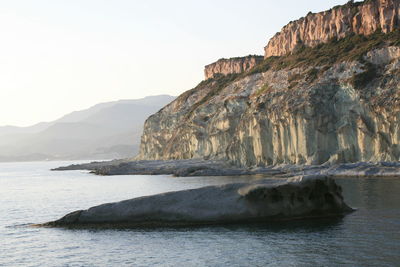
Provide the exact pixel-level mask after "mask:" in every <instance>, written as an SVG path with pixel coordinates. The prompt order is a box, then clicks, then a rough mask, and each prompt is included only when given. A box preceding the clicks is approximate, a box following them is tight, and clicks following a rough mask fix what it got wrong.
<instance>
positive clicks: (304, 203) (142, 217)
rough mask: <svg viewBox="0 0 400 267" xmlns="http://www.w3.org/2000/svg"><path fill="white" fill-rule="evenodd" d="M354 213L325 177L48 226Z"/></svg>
mask: <svg viewBox="0 0 400 267" xmlns="http://www.w3.org/2000/svg"><path fill="white" fill-rule="evenodd" d="M351 211H352V209H351V208H350V207H349V206H347V205H346V203H345V202H344V200H343V197H342V189H341V187H340V186H338V185H337V184H336V183H335V181H334V180H333V179H331V178H329V177H327V176H324V175H318V176H299V177H294V178H291V179H288V180H284V181H279V180H277V181H271V180H262V181H257V182H256V183H236V184H227V185H222V186H208V187H203V188H198V189H191V190H184V191H176V192H169V193H164V194H158V195H153V196H147V197H139V198H134V199H130V200H125V201H121V202H116V203H108V204H103V205H99V206H95V207H92V208H89V209H88V210H80V211H75V212H72V213H70V214H67V215H66V216H64V217H62V218H61V219H59V220H57V221H54V222H49V223H46V224H43V225H41V226H50V227H75V226H76V227H80V226H89V227H91V226H94V227H96V226H105V227H118V226H127V227H147V226H151V227H152V226H180V225H203V224H206V225H212V224H226V223H242V222H246V223H247V222H262V221H269V220H288V219H304V218H315V217H330V216H340V215H344V214H346V213H348V212H351Z"/></svg>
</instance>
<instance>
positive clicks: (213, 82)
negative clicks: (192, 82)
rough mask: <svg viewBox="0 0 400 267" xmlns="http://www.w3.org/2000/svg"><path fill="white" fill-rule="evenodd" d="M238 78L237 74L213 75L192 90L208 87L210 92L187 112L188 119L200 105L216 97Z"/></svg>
mask: <svg viewBox="0 0 400 267" xmlns="http://www.w3.org/2000/svg"><path fill="white" fill-rule="evenodd" d="M238 76H239V74H236V73H232V74H228V75H223V74H217V75H214V77H213V78H210V79H207V80H205V81H202V82H201V83H200V84H199V85H198V86H197V87H196V88H195V89H193V90H198V89H201V88H204V87H205V86H209V87H210V91H209V92H208V94H206V95H205V96H204V97H203V98H202V99H200V100H199V101H197V102H196V103H195V104H194V105H193V106H192V108H191V109H190V111H189V112H188V115H187V116H188V117H190V116H191V114H192V113H193V111H195V110H196V109H197V108H198V107H199V106H201V105H202V104H204V103H206V102H207V101H208V100H210V99H211V98H212V97H213V96H215V95H218V93H219V92H220V91H221V90H222V89H224V88H225V87H226V86H228V85H229V84H230V83H231V82H233V81H234V80H236V78H237V77H238Z"/></svg>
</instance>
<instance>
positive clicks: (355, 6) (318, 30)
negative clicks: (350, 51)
mask: <svg viewBox="0 0 400 267" xmlns="http://www.w3.org/2000/svg"><path fill="white" fill-rule="evenodd" d="M399 27H400V0H365V1H363V2H353V1H349V2H348V3H346V4H344V5H338V6H335V7H333V8H331V9H329V10H326V11H322V12H318V13H312V12H309V13H308V14H307V16H305V17H302V18H300V19H298V20H295V21H291V22H289V23H288V24H287V25H286V26H284V27H283V28H282V30H281V31H280V32H278V33H276V34H275V36H274V37H272V38H271V39H270V41H269V42H268V44H267V46H266V47H265V48H264V50H265V55H264V57H265V58H268V57H270V56H283V55H287V54H289V53H292V52H293V51H295V50H296V49H297V47H298V46H300V45H305V46H310V47H315V46H317V45H319V44H321V43H326V42H328V41H330V40H331V39H334V38H336V39H341V38H345V37H347V36H349V35H351V34H361V35H370V34H373V33H374V32H376V31H378V30H381V31H382V32H384V33H388V32H392V31H395V30H396V29H399Z"/></svg>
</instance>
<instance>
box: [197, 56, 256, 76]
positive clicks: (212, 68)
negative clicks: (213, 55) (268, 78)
mask: <svg viewBox="0 0 400 267" xmlns="http://www.w3.org/2000/svg"><path fill="white" fill-rule="evenodd" d="M262 60H263V57H262V56H247V57H237V58H230V59H225V58H223V59H220V60H218V61H217V62H214V63H212V64H209V65H207V66H205V68H204V76H205V79H206V80H207V79H209V78H213V77H214V76H215V75H217V74H223V75H227V74H232V73H242V72H244V71H247V70H249V69H251V68H253V67H254V66H255V65H257V64H258V63H260V62H261V61H262Z"/></svg>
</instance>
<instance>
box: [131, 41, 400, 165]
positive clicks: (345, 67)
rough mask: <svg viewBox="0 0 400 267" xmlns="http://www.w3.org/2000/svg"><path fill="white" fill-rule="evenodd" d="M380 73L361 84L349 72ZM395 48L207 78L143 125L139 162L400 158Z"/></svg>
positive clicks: (399, 60) (399, 61) (398, 55)
mask: <svg viewBox="0 0 400 267" xmlns="http://www.w3.org/2000/svg"><path fill="white" fill-rule="evenodd" d="M371 66H372V67H374V69H376V70H377V74H376V75H375V76H374V77H373V79H371V80H369V81H368V83H367V84H365V85H364V86H363V87H362V88H357V87H356V86H354V85H352V82H351V81H352V79H353V78H354V75H359V74H363V73H366V72H367V70H366V69H367V67H369V68H371ZM399 69H400V48H399V47H397V46H396V47H394V46H386V47H382V48H377V49H373V50H372V51H370V52H369V53H367V54H366V55H365V56H364V58H363V60H361V61H349V62H341V63H336V64H333V65H331V66H325V67H322V66H321V67H318V66H317V67H307V66H306V67H297V68H294V69H281V70H268V71H265V72H262V73H258V74H253V75H247V76H245V77H242V78H240V77H239V78H237V79H236V80H235V81H233V82H229V83H227V84H226V85H221V84H218V83H219V81H218V80H214V79H210V80H207V81H204V82H202V83H201V84H200V85H199V86H198V87H197V88H195V89H192V90H190V91H187V92H186V93H184V94H182V95H181V96H179V97H178V98H177V99H176V100H175V101H174V102H172V103H171V104H169V105H168V106H166V107H164V108H163V109H162V110H161V111H159V112H158V113H156V114H154V115H152V116H151V117H150V118H149V119H148V120H147V121H146V123H145V127H144V133H143V136H142V143H141V149H140V155H139V157H138V158H139V159H189V158H212V159H226V160H229V161H230V162H232V163H235V164H237V165H241V166H262V165H271V164H282V163H291V164H322V163H325V162H335V163H339V162H356V161H382V160H384V161H397V160H399V159H400V89H399V88H400V71H399Z"/></svg>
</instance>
